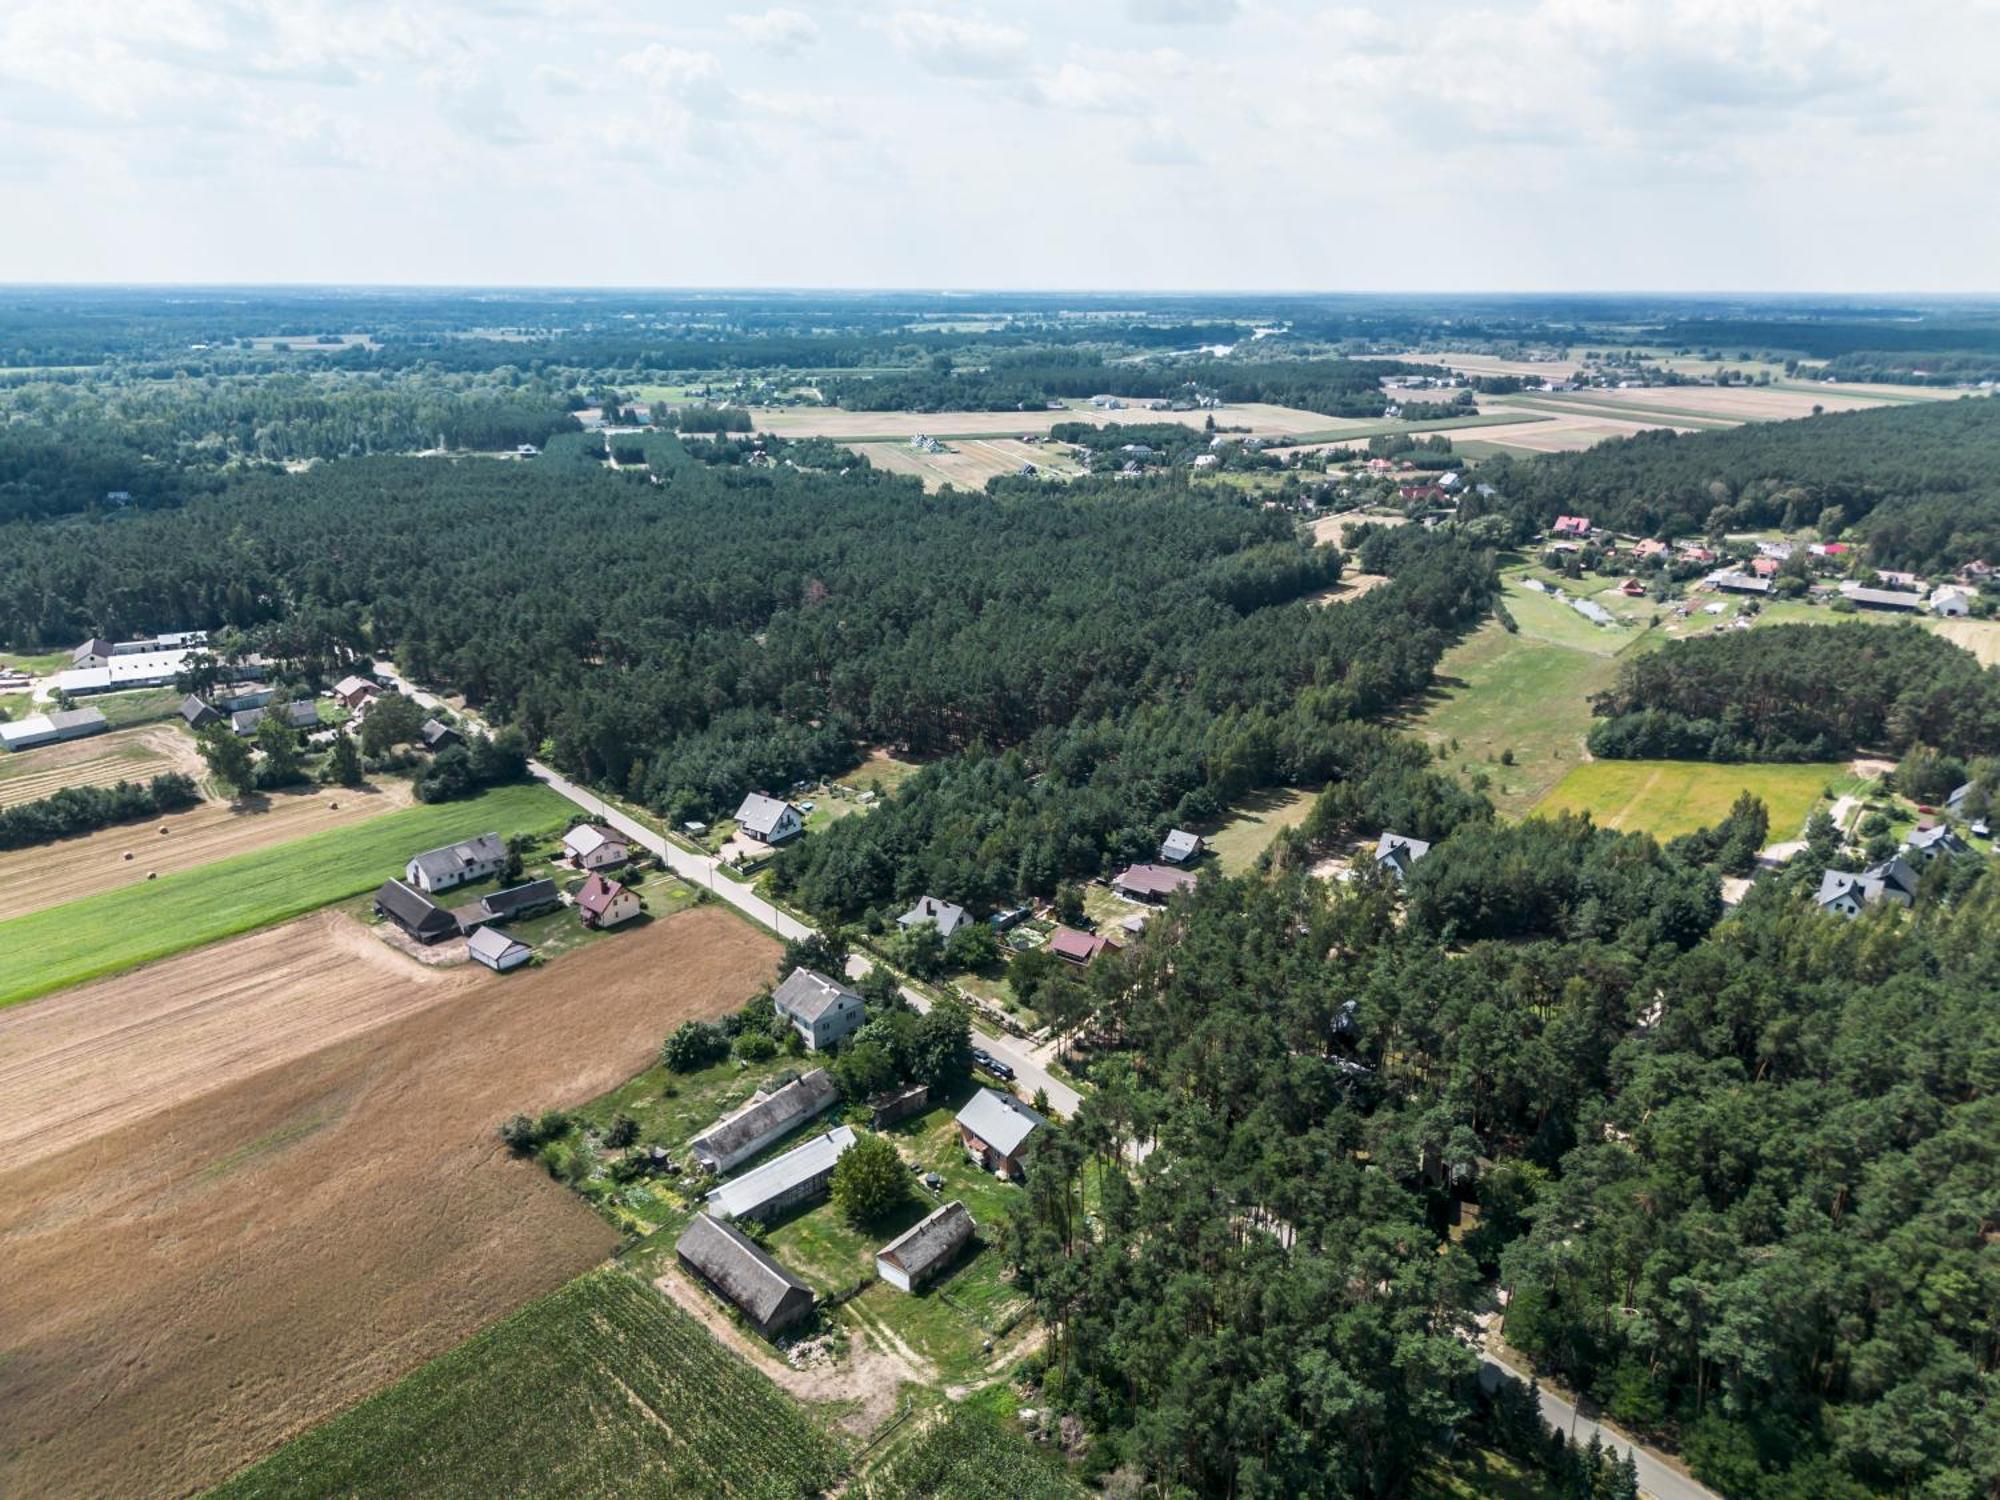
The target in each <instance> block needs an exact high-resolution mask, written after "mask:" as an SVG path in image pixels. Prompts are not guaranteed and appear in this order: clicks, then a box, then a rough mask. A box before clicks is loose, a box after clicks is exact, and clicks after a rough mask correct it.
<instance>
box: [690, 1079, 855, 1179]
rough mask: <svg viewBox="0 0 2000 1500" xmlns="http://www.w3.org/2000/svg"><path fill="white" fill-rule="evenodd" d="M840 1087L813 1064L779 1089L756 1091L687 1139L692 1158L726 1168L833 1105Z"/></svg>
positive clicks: (716, 1168)
mask: <svg viewBox="0 0 2000 1500" xmlns="http://www.w3.org/2000/svg"><path fill="white" fill-rule="evenodd" d="M839 1102H840V1090H839V1089H837V1088H835V1087H834V1083H833V1078H832V1076H831V1075H830V1074H829V1073H828V1072H827V1071H826V1069H825V1068H814V1069H813V1070H812V1072H810V1073H808V1074H806V1075H805V1077H803V1078H795V1079H793V1080H792V1081H791V1082H790V1083H788V1084H786V1085H785V1086H784V1087H783V1088H781V1089H776V1090H774V1091H772V1092H771V1093H768V1094H764V1093H760V1094H758V1095H756V1096H755V1097H754V1098H753V1099H751V1101H750V1102H749V1103H748V1104H746V1105H744V1106H743V1107H742V1108H741V1109H739V1110H737V1111H735V1113H733V1114H727V1115H724V1116H723V1117H722V1118H721V1119H719V1120H717V1121H716V1122H715V1123H714V1124H713V1125H711V1126H709V1127H708V1129H706V1130H704V1131H703V1132H702V1133H701V1134H700V1135H698V1136H696V1137H695V1138H694V1140H693V1141H692V1142H690V1143H689V1147H688V1149H689V1151H690V1152H691V1153H692V1154H693V1156H694V1159H695V1160H696V1161H698V1162H700V1163H701V1164H702V1165H703V1166H704V1167H707V1168H708V1169H709V1171H711V1172H727V1171H728V1170H729V1169H730V1168H731V1167H734V1166H736V1165H737V1164H738V1163H739V1162H746V1161H748V1160H749V1159H750V1158H751V1157H753V1156H755V1155H756V1154H757V1153H758V1152H759V1151H762V1150H763V1149H764V1148H765V1147H766V1146H768V1145H770V1144H771V1143H772V1142H773V1141H776V1140H778V1139H780V1138H781V1137H782V1136H784V1135H785V1134H786V1133H787V1132H788V1131H791V1130H795V1129H797V1128H798V1127H799V1126H800V1125H803V1124H804V1123H805V1122H806V1121H807V1120H810V1119H811V1118H813V1116H815V1115H818V1114H823V1113H824V1112H825V1111H827V1110H829V1109H831V1108H833V1106H834V1105H836V1104H838V1103H839Z"/></svg>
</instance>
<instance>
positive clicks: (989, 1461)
mask: <svg viewBox="0 0 2000 1500" xmlns="http://www.w3.org/2000/svg"><path fill="white" fill-rule="evenodd" d="M861 1493H862V1494H863V1495H865V1496H866V1497H867V1500H934V1497H935V1500H1064V1497H1066V1496H1071V1495H1075V1496H1083V1495H1088V1494H1090V1493H1091V1491H1089V1490H1086V1489H1084V1488H1083V1486H1082V1485H1080V1484H1078V1483H1076V1481H1074V1480H1073V1479H1071V1478H1070V1477H1069V1475H1068V1474H1067V1473H1066V1472H1065V1471H1064V1469H1063V1467H1062V1463H1061V1460H1060V1459H1058V1458H1057V1457H1056V1456H1055V1455H1054V1454H1053V1453H1051V1452H1050V1451H1049V1450H1048V1449H1046V1448H1037V1447H1035V1446H1034V1445H1033V1444H1031V1443H1030V1442H1029V1441H1028V1440H1027V1438H1026V1437H1025V1436H1024V1435H1023V1434H1022V1432H1021V1430H1020V1428H1019V1427H1018V1426H1015V1425H1013V1424H1011V1423H1010V1422H1009V1421H1008V1420H1007V1419H1006V1418H1004V1417H1002V1416H999V1415H996V1414H995V1413H993V1412H990V1411H987V1410H985V1409H984V1408H983V1407H978V1406H948V1407H945V1408H944V1409H943V1410H942V1411H939V1412H938V1413H936V1414H935V1415H934V1416H931V1417H927V1418H924V1419H921V1421H920V1422H919V1423H912V1424H911V1428H910V1430H908V1431H907V1432H904V1433H899V1434H897V1435H896V1437H895V1439H894V1440H893V1441H892V1442H891V1443H890V1444H889V1445H888V1446H887V1447H886V1448H885V1449H884V1450H883V1451H882V1452H881V1453H879V1454H878V1455H876V1458H875V1462H874V1465H873V1468H872V1471H871V1472H870V1473H869V1474H868V1476H867V1477H866V1478H865V1479H864V1480H863V1482H862V1490H861Z"/></svg>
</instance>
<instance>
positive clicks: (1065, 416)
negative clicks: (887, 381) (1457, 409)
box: [750, 401, 1379, 443]
mask: <svg viewBox="0 0 2000 1500" xmlns="http://www.w3.org/2000/svg"><path fill="white" fill-rule="evenodd" d="M1211 416H1213V417H1214V418H1215V421H1216V425H1217V426H1220V427H1237V428H1248V429H1249V431H1250V432H1251V433H1253V434H1256V435H1258V436H1264V437H1276V436H1280V435H1287V436H1288V435H1290V434H1293V433H1299V432H1326V431H1328V430H1329V429H1333V428H1338V427H1340V426H1342V425H1343V421H1344V420H1346V421H1352V422H1354V425H1356V426H1366V425H1371V424H1370V423H1369V422H1364V421H1362V420H1361V419H1356V418H1349V419H1342V418H1340V417H1327V416H1322V415H1320V414H1319V413H1318V412H1313V411H1300V410H1298V409H1296V408H1294V407H1290V406H1272V405H1269V404H1267V403H1264V402H1258V401H1249V402H1245V403H1243V404H1242V405H1240V406H1224V407H1218V408H1217V409H1216V410H1214V411H1212V412H1209V411H1148V410H1146V407H1145V405H1144V404H1143V403H1137V404H1133V405H1127V406H1123V407H1120V408H1118V409H1117V410H1115V411H1101V410H1099V409H1098V408H1097V407H1094V406H1090V405H1087V404H1086V405H1083V406H1078V407H1069V408H1065V409H1064V410H1062V411H931V412H919V411H847V410H845V409H843V408H841V407H837V406H760V407H754V408H752V410H751V412H750V421H751V423H752V424H753V425H754V426H755V427H756V429H757V430H758V431H759V432H775V433H777V434H778V435H779V436H780V437H790V438H799V437H827V438H832V439H833V440H834V441H836V442H843V443H855V442H892V441H895V440H897V439H901V440H903V441H908V440H909V439H910V438H913V437H915V436H916V435H917V434H918V433H920V432H926V433H929V434H930V435H931V436H932V437H936V438H944V437H948V436H949V435H950V434H952V433H959V434H962V435H967V436H970V437H975V438H983V437H1002V438H1004V437H1019V436H1020V435H1021V434H1022V433H1024V432H1028V433H1045V432H1047V431H1048V430H1049V429H1050V428H1051V427H1053V426H1055V424H1056V423H1058V422H1089V423H1092V424H1094V425H1097V426H1103V425H1104V424H1105V423H1107V422H1121V423H1132V422H1179V423H1180V424H1181V425H1182V426H1184V427H1200V426H1202V425H1203V424H1204V423H1205V422H1207V420H1208V419H1209V418H1210V417H1211ZM1374 425H1379V424H1374Z"/></svg>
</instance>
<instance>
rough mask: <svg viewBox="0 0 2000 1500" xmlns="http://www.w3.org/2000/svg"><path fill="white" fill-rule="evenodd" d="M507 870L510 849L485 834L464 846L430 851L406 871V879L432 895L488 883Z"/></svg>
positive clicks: (496, 836) (412, 860)
mask: <svg viewBox="0 0 2000 1500" xmlns="http://www.w3.org/2000/svg"><path fill="white" fill-rule="evenodd" d="M506 867H507V846H506V845H505V844H504V843H502V842H501V840H500V835H499V834H497V833H482V834H480V835H479V837H478V838H476V839H467V840H465V841H464V842H463V843H458V844H446V845H444V846H443V847H442V848H439V849H427V850H425V851H424V852H423V853H422V854H419V855H417V856H415V857H414V858H413V859H411V861H410V862H409V864H408V865H406V866H405V867H404V869H403V878H404V879H405V880H407V881H408V882H409V883H410V884H411V885H413V886H415V887H416V888H417V889H418V890H420V891H423V892H425V893H426V894H428V895H436V894H437V893H438V892H439V891H448V890H450V889H451V888H452V887H453V886H456V885H464V884H465V883H466V882H467V881H470V880H484V879H486V877H487V876H489V875H498V874H499V873H500V872H501V871H502V870H503V869H505V868H506Z"/></svg>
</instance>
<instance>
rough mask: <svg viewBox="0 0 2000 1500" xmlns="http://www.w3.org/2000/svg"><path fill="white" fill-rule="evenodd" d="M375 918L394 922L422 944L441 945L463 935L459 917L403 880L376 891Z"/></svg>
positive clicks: (389, 882) (390, 882)
mask: <svg viewBox="0 0 2000 1500" xmlns="http://www.w3.org/2000/svg"><path fill="white" fill-rule="evenodd" d="M375 915H376V916H378V917H381V918H382V919H383V920H385V921H389V922H394V923H395V924H396V925H397V926H398V927H400V928H402V929H403V931H405V932H407V933H408V934H409V935H410V936H411V937H413V938H415V939H416V940H417V941H418V942H420V943H426V944H428V943H438V942H443V941H444V939H446V938H451V937H457V936H458V934H459V930H460V929H459V925H458V918H456V917H454V916H453V915H452V914H451V913H450V912H448V911H446V910H445V909H444V908H443V907H442V906H439V905H438V904H437V902H435V901H433V900H431V898H430V897H429V896H426V895H425V894H424V893H423V892H422V891H419V890H417V889H415V888H414V887H412V886H408V885H405V884H404V883H403V882H402V881H400V880H385V881H383V882H382V884H381V885H380V886H379V887H378V888H377V889H376V891H375Z"/></svg>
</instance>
